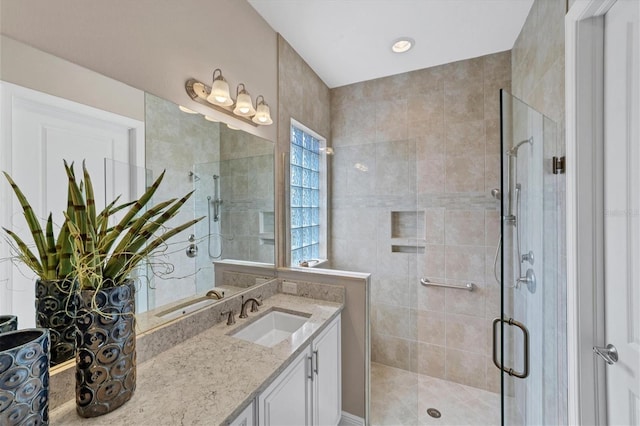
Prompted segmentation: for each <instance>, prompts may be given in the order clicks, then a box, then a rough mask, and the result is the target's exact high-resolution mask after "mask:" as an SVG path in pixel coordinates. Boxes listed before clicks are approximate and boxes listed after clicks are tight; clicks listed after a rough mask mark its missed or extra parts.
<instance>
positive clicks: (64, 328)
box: [36, 280, 78, 366]
mask: <svg viewBox="0 0 640 426" xmlns="http://www.w3.org/2000/svg"><path fill="white" fill-rule="evenodd" d="M76 285H77V281H75V280H37V281H36V326H37V327H42V328H48V329H49V330H50V333H51V365H52V366H53V365H56V364H60V363H61V362H64V361H67V360H69V359H73V356H74V352H75V347H76V341H75V329H76V328H75V317H76V310H77V304H78V302H77V294H76V293H77V292H75V291H73V290H75V286H76Z"/></svg>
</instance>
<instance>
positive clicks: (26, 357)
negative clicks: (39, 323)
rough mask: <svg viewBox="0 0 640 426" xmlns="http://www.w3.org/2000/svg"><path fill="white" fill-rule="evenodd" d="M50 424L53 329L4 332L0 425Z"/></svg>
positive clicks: (0, 347)
mask: <svg viewBox="0 0 640 426" xmlns="http://www.w3.org/2000/svg"><path fill="white" fill-rule="evenodd" d="M47 424H49V330H47V329H44V328H27V329H24V330H18V331H10V332H7V333H2V334H0V425H3V426H14V425H47Z"/></svg>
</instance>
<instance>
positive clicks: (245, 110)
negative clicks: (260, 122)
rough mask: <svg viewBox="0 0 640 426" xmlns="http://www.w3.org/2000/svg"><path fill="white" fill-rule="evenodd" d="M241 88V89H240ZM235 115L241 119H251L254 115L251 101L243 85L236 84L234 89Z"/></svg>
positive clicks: (254, 111)
mask: <svg viewBox="0 0 640 426" xmlns="http://www.w3.org/2000/svg"><path fill="white" fill-rule="evenodd" d="M240 86H242V89H240ZM233 113H234V114H235V115H239V116H241V117H251V116H253V115H255V114H256V110H255V108H253V101H252V100H251V96H250V95H249V92H247V89H245V87H244V83H240V84H238V87H237V88H236V107H235V108H234V109H233Z"/></svg>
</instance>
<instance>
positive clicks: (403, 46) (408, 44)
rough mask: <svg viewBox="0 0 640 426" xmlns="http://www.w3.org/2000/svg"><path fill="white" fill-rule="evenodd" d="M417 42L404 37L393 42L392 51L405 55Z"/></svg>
mask: <svg viewBox="0 0 640 426" xmlns="http://www.w3.org/2000/svg"><path fill="white" fill-rule="evenodd" d="M414 44H416V42H415V41H414V40H413V39H412V38H409V37H402V38H399V39H397V40H396V41H394V42H393V45H392V46H391V50H393V51H394V52H396V53H404V52H406V51H408V50H409V49H411V48H412V47H413V45H414Z"/></svg>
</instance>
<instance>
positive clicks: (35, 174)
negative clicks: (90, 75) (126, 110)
mask: <svg viewBox="0 0 640 426" xmlns="http://www.w3.org/2000/svg"><path fill="white" fill-rule="evenodd" d="M1 89H2V127H3V133H2V154H3V155H2V157H3V158H2V169H3V170H6V171H7V172H9V174H10V175H11V176H12V177H13V179H14V181H15V182H16V183H17V184H18V185H19V186H20V188H21V189H22V191H23V192H24V193H25V195H26V196H27V198H28V200H29V201H30V203H31V205H32V207H33V209H34V211H35V212H36V214H37V215H38V216H39V217H40V218H42V224H43V226H44V221H45V220H46V217H47V215H48V213H49V212H50V211H51V212H53V219H54V223H56V224H57V225H60V224H61V223H62V220H63V214H62V212H63V211H64V210H65V209H66V199H67V177H66V174H65V171H64V167H63V159H64V160H67V162H69V163H71V162H75V165H76V167H75V169H76V175H77V176H78V175H80V176H81V173H82V172H81V171H82V168H81V167H82V161H83V160H84V161H86V164H87V168H88V170H89V172H90V174H91V178H92V181H93V184H94V188H95V192H96V207H97V208H98V209H99V210H100V209H101V207H104V202H105V191H108V192H116V191H117V193H118V194H120V193H123V192H125V193H124V194H123V195H124V196H125V197H127V196H131V195H133V194H129V192H130V191H131V190H132V188H131V186H130V183H129V181H130V179H128V177H127V178H125V179H121V178H120V179H118V184H117V185H114V182H113V179H112V178H110V177H109V182H108V185H107V184H106V177H105V159H109V160H111V161H113V160H115V161H116V162H115V163H113V164H116V167H115V169H118V168H121V167H118V166H117V165H118V164H123V163H129V164H136V163H137V164H140V165H142V162H141V159H142V160H143V158H144V157H143V155H144V152H143V150H142V149H141V148H142V147H141V146H138V145H139V144H140V141H143V140H144V139H143V138H144V136H143V135H141V133H142V130H143V128H144V127H143V126H144V124H143V123H141V122H138V121H135V120H131V119H128V118H125V117H122V116H118V115H116V114H112V113H108V112H105V111H101V110H97V109H95V108H91V107H88V106H85V105H81V104H78V103H75V102H70V101H67V100H64V99H61V98H57V97H54V96H50V95H46V94H44V93H41V92H36V91H33V90H30V89H26V88H23V87H19V86H15V85H12V84H9V83H4V82H3V83H2V87H1ZM136 133H138V134H136ZM140 154H142V155H140ZM109 166H110V169H114V167H113V165H112V164H110V165H109ZM127 176H128V175H127ZM2 179H3V180H4V178H2ZM2 185H3V192H2V194H6V195H7V200H6V204H7V205H10V206H11V208H10V209H5V211H4V213H5V215H8V217H2V226H5V227H8V228H10V229H12V230H14V231H15V232H16V233H17V234H18V235H21V236H24V239H25V240H26V241H31V239H30V238H28V237H29V230H28V227H27V225H26V222H25V220H24V217H23V215H22V210H21V208H20V205H19V203H18V202H17V201H16V200H15V197H14V195H13V193H12V192H11V191H10V189H8V188H9V185H8V183H7V182H2ZM114 195H115V194H113V193H109V194H107V196H108V197H109V198H112V197H113V196H114ZM127 198H128V197H127ZM3 250H5V251H4V252H3V255H4V254H8V253H7V252H6V248H3ZM3 257H4V256H3ZM8 269H9V270H8V271H7V281H6V287H5V288H4V292H3V293H4V294H2V299H3V302H2V306H0V308H1V309H2V312H11V313H13V314H17V315H18V317H19V325H20V328H24V327H32V326H34V325H35V318H34V297H35V292H34V277H33V274H32V273H31V272H30V271H29V270H26V269H25V268H24V267H22V268H20V269H18V268H16V267H10V268H8Z"/></svg>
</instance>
